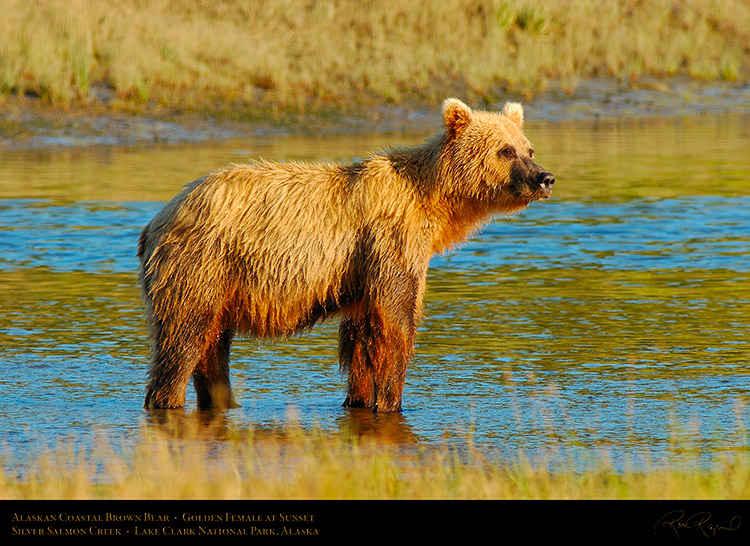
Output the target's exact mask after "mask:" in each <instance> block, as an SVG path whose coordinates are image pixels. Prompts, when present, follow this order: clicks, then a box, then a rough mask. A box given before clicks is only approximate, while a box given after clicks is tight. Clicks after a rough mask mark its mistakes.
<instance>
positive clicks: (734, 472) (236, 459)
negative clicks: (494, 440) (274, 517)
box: [0, 424, 750, 500]
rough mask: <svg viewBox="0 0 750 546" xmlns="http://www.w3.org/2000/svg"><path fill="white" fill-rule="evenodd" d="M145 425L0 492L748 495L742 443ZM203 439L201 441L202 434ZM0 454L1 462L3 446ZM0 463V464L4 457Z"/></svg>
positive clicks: (107, 495) (37, 466)
mask: <svg viewBox="0 0 750 546" xmlns="http://www.w3.org/2000/svg"><path fill="white" fill-rule="evenodd" d="M217 431H218V429H212V428H211V427H205V426H200V427H197V426H187V427H186V426H185V425H184V424H183V425H180V426H177V427H175V426H171V425H169V426H162V427H149V428H146V429H144V430H143V431H142V433H141V434H140V436H139V437H138V438H137V439H136V440H135V441H134V442H133V443H131V444H129V445H128V446H122V447H120V448H118V449H113V447H112V446H110V445H108V444H107V442H106V441H105V440H103V441H101V442H100V443H99V447H97V448H95V449H93V450H92V451H90V452H80V451H77V450H76V449H75V448H74V447H72V446H65V447H58V448H57V449H55V450H54V451H49V452H48V453H46V454H43V455H40V456H39V457H38V458H37V459H35V460H33V461H25V462H24V467H25V468H26V469H27V470H26V471H25V472H24V473H22V474H21V475H15V476H14V475H11V472H10V471H9V470H6V471H5V472H4V473H3V474H0V498H3V499H16V500H20V499H33V500H38V499H78V500H81V499H146V500H149V499H228V500H233V499H284V500H293V499H344V500H348V499H480V500H482V499H505V500H507V499H676V498H679V499H748V498H750V458H749V457H748V453H747V451H743V452H737V453H735V454H734V455H732V456H730V457H717V459H716V462H715V465H714V466H713V468H711V469H710V470H705V469H702V470H699V469H697V468H696V467H695V466H693V465H689V464H685V465H682V464H681V465H674V466H670V467H664V466H654V467H652V468H645V469H644V468H640V469H639V470H627V469H626V470H615V469H614V468H613V467H612V466H611V465H610V464H609V463H608V461H607V458H606V457H601V460H600V461H599V462H598V464H596V465H594V466H593V467H592V468H593V469H592V470H575V469H573V467H572V465H571V467H570V468H569V469H566V468H560V467H559V465H557V468H555V469H553V468H552V467H551V465H549V464H547V463H546V462H545V461H543V460H536V461H532V460H530V459H527V458H525V457H523V456H519V457H517V458H516V460H514V461H505V462H498V461H494V462H493V461H491V460H488V459H487V458H485V457H484V456H483V455H482V453H481V452H480V450H478V449H475V448H474V447H472V446H471V444H470V442H469V443H468V444H467V445H466V446H465V447H466V449H461V450H455V449H450V448H448V447H444V448H434V447H431V448H426V447H422V448H420V447H415V448H414V449H410V450H404V448H403V446H400V447H396V446H394V445H388V444H387V442H383V441H381V440H374V439H367V438H362V437H359V438H357V437H354V436H351V435H348V434H343V433H337V434H330V433H323V432H321V431H319V430H312V431H311V430H302V429H301V428H299V427H295V426H293V425H292V426H288V427H286V428H284V429H280V430H277V431H265V432H262V433H261V432H257V431H255V432H253V431H243V432H239V431H230V432H226V431H224V432H223V433H219V432H217ZM209 439H210V441H208V440H209ZM5 462H6V463H8V462H9V459H8V456H6V460H5ZM4 467H5V468H8V467H9V465H8V464H5V465H4Z"/></svg>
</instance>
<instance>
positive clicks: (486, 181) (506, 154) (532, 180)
mask: <svg viewBox="0 0 750 546" xmlns="http://www.w3.org/2000/svg"><path fill="white" fill-rule="evenodd" d="M443 122H444V124H445V136H444V139H443V168H444V172H445V173H446V174H447V176H446V178H447V179H449V184H450V185H451V188H450V189H449V191H450V192H451V193H453V194H454V195H458V196H460V197H462V198H464V199H469V200H472V201H474V200H475V201H478V202H480V203H482V204H484V205H486V206H488V207H489V208H491V209H494V210H497V211H500V212H506V213H513V212H516V211H517V210H520V209H522V208H524V207H526V206H528V204H529V203H531V202H532V201H535V200H538V199H547V198H548V197H549V196H550V194H551V192H552V185H553V184H554V183H555V177H554V176H553V175H552V174H551V173H549V172H547V171H545V170H544V169H543V168H542V167H540V166H539V165H538V164H537V163H536V162H535V161H534V159H533V156H534V150H533V149H532V147H531V144H530V143H529V141H528V140H527V138H526V137H525V136H524V134H523V130H522V128H523V107H522V106H521V105H520V104H519V103H516V102H508V103H506V104H505V106H504V107H503V109H502V111H501V112H484V111H480V110H473V109H471V108H470V107H468V106H467V105H466V104H464V103H463V102H461V101H460V100H458V99H446V100H445V101H444V102H443Z"/></svg>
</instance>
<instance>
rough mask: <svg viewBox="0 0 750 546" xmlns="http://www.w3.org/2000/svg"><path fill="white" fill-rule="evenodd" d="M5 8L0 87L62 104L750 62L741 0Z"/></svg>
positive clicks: (348, 93)
mask: <svg viewBox="0 0 750 546" xmlns="http://www.w3.org/2000/svg"><path fill="white" fill-rule="evenodd" d="M0 12H2V14H3V17H2V18H0V92H1V93H2V94H4V95H6V96H7V95H9V94H30V95H34V96H39V97H42V98H43V99H45V100H47V101H49V102H50V103H52V104H55V105H58V106H67V105H71V104H75V103H84V104H85V103H87V102H91V101H94V100H101V101H104V102H106V103H107V104H108V105H109V106H110V107H112V108H115V109H117V108H119V109H145V108H150V109H158V108H160V107H166V108H188V109H201V108H208V107H221V108H228V107H230V106H233V105H234V106H237V105H239V106H243V105H244V106H258V105H266V106H271V107H273V108H276V109H287V110H299V111H303V110H306V109H309V108H311V107H321V106H323V107H325V106H326V105H327V106H331V105H336V104H338V105H340V104H341V103H342V102H344V103H356V102H358V101H360V102H361V101H376V102H394V103H399V102H402V101H410V100H416V101H424V100H429V101H435V100H439V99H441V98H443V97H444V96H446V94H450V93H461V94H462V95H463V96H466V97H467V98H468V99H471V100H481V99H483V98H484V99H488V100H490V99H493V98H494V96H495V95H497V94H499V93H500V92H503V91H515V92H521V93H526V94H529V95H530V94H535V93H540V92H543V91H544V90H545V88H546V87H547V86H548V84H549V82H550V81H552V80H554V81H560V82H561V83H562V85H563V87H564V88H566V89H569V90H573V89H575V87H576V85H577V83H578V82H579V81H580V80H581V79H582V78H588V77H592V76H605V77H614V78H619V79H621V80H623V81H635V80H637V79H638V78H639V77H641V76H643V75H653V76H675V75H687V76H690V77H693V78H699V79H710V80H714V79H724V80H743V79H746V78H747V77H748V68H749V67H750V48H748V47H747V44H748V43H750V31H749V30H748V29H750V6H749V5H748V4H747V2H745V1H744V0H686V1H683V0H672V1H663V0H643V1H641V0H626V1H623V2H596V1H593V0H573V1H572V2H569V1H566V0H544V1H541V2H531V1H528V0H486V1H482V0H431V1H427V2H403V1H401V0H382V1H377V2H374V1H365V2H364V3H363V2H362V1H359V0H356V1H355V0H336V1H331V2H314V1H310V0H270V1H265V2H254V1H252V0H244V1H242V0H240V1H234V0H233V1H231V2H230V1H226V0H224V1H217V0H211V1H208V0H200V1H196V2H188V3H185V2H179V3H175V2H170V1H169V0H153V1H150V2H140V1H137V0H124V1H119V0H44V1H40V0H0ZM0 96H2V95H0ZM0 100H1V99H0Z"/></svg>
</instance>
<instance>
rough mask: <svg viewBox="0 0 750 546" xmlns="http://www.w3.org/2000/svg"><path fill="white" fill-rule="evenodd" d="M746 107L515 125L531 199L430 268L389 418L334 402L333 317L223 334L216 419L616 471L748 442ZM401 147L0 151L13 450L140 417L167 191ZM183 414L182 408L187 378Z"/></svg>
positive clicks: (3, 385) (338, 396) (1, 391)
mask: <svg viewBox="0 0 750 546" xmlns="http://www.w3.org/2000/svg"><path fill="white" fill-rule="evenodd" d="M749 127H750V118H749V117H747V116H705V117H688V118H672V119H653V120H640V121H632V122H626V121H619V122H615V121H599V122H575V123H536V124H531V123H530V124H529V128H528V134H529V136H530V138H531V139H532V140H533V141H534V143H535V149H536V150H537V155H538V157H539V161H540V162H541V164H542V165H544V166H545V167H546V168H547V169H549V170H551V171H552V172H553V173H555V175H556V177H557V180H558V184H557V188H556V190H555V191H556V193H555V194H554V196H553V199H552V200H550V201H548V202H545V203H543V204H535V205H533V206H532V207H531V208H529V209H528V210H527V211H525V212H523V213H522V214H521V215H519V216H517V217H514V218H510V219H498V220H497V221H496V222H494V223H492V224H491V225H489V226H488V227H487V228H486V229H485V230H484V231H483V232H482V233H480V234H478V235H477V236H475V237H474V238H473V239H472V240H471V241H470V242H468V243H467V244H466V245H464V246H463V247H462V248H461V249H459V250H458V251H456V252H452V253H450V254H448V255H444V256H436V257H435V258H434V260H433V262H432V268H431V271H430V275H429V277H428V293H427V297H426V301H425V305H426V318H425V320H424V322H423V324H422V327H421V329H420V334H419V338H418V346H417V352H416V356H415V358H414V360H413V362H412V365H411V367H410V370H409V373H408V376H407V384H406V389H405V395H404V412H403V413H402V414H400V415H395V416H394V415H391V416H389V415H375V416H373V415H371V414H369V413H367V412H361V411H360V412H353V411H350V410H346V409H344V408H341V406H340V405H341V402H342V401H343V398H344V396H345V380H344V378H343V377H341V376H340V374H339V372H338V367H337V357H336V333H337V325H336V323H335V322H329V323H325V324H323V325H322V326H320V327H318V328H316V329H315V330H313V332H311V333H310V334H308V335H304V336H300V337H298V338H294V339H291V340H287V341H284V342H282V343H279V344H270V343H258V342H256V341H253V340H238V341H236V342H235V345H234V346H233V353H232V370H233V371H232V380H233V386H234V389H235V395H236V398H237V399H238V401H239V402H240V403H241V404H242V408H240V409H237V410H232V411H229V412H227V414H226V420H227V423H228V426H233V425H237V426H254V427H266V426H268V427H270V426H275V425H278V424H283V423H284V422H285V420H286V419H287V410H288V409H289V408H290V407H293V408H294V409H295V412H296V414H297V415H298V417H299V419H301V420H302V421H303V423H306V424H308V425H313V424H317V425H319V426H321V427H323V428H326V429H333V430H336V429H342V428H350V427H352V426H354V427H358V428H360V429H363V430H364V429H367V430H369V431H371V432H373V431H374V432H373V433H375V434H386V433H387V434H389V435H391V436H392V437H393V439H394V441H397V442H403V443H414V442H418V443H426V444H431V443H432V444H440V443H441V442H445V443H455V444H462V443H466V442H468V441H471V442H472V443H473V444H474V445H475V446H478V447H480V448H482V449H483V450H484V451H485V452H487V453H488V454H490V455H491V456H494V457H498V458H501V459H502V458H509V457H514V456H516V455H517V454H518V453H519V452H523V453H527V454H532V455H534V454H536V455H544V456H547V457H552V459H555V458H559V460H561V461H565V460H569V459H570V458H576V459H577V460H579V461H583V463H582V464H584V465H585V464H586V461H587V460H589V459H592V460H593V458H594V457H595V456H596V455H598V454H601V453H602V452H603V453H606V454H607V456H608V457H609V458H610V459H611V460H613V461H614V462H615V463H616V464H618V465H622V464H636V465H637V464H641V463H644V462H646V461H650V462H660V461H664V462H673V461H678V460H681V459H682V458H683V457H686V456H687V455H690V457H689V459H690V461H694V460H695V457H694V456H695V455H696V454H697V455H698V459H699V460H705V461H707V462H708V461H711V460H713V459H714V458H715V457H716V456H717V455H720V454H722V453H727V452H731V451H734V450H738V449H746V448H747V440H746V431H747V428H748V425H750V410H749V409H748V398H749V394H750V383H748V379H749V376H750V367H748V357H747V355H748V352H749V351H748V349H750V346H749V345H750V342H749V341H748V330H749V329H750V291H748V280H749V279H750V213H748V211H749V210H750V192H749V191H748V189H749V188H750V151H749V150H750V146H749V144H750V136H749V134H748V128H749ZM423 136H424V135H385V136H384V135H380V136H359V137H350V136H331V137H325V138H323V137H321V138H298V137H294V138H293V137H287V138H273V139H262V138H253V139H243V140H234V141H226V142H220V143H212V144H204V145H193V146H185V147H176V146H175V147H151V148H148V149H146V148H143V149H141V148H124V149H123V148H108V147H98V148H88V149H46V150H41V151H40V150H20V151H14V152H3V153H1V154H0V250H1V252H0V367H1V368H2V374H1V375H0V396H1V398H2V401H3V403H2V405H0V419H1V420H2V421H3V423H5V425H4V427H3V428H2V430H1V431H0V442H2V443H3V444H4V445H5V446H7V448H8V449H9V450H10V451H11V452H13V453H16V454H18V453H30V452H32V451H34V450H38V449H41V448H43V447H45V446H46V447H53V446H54V445H55V444H56V443H57V442H59V441H61V440H65V439H68V438H75V439H76V441H78V442H82V443H83V444H84V445H88V444H90V443H91V442H93V441H94V436H95V434H98V433H104V434H105V435H107V437H108V438H110V439H111V440H112V441H113V442H114V443H115V444H117V443H119V442H121V441H127V439H128V438H130V437H131V433H134V432H136V431H138V430H140V429H141V428H143V427H145V426H149V424H150V423H151V419H150V417H149V415H148V414H147V413H146V412H144V411H143V410H142V408H141V404H142V400H143V389H144V383H145V375H146V360H147V351H148V346H147V339H146V332H145V330H144V328H143V319H142V311H141V304H140V299H139V294H138V289H137V286H136V277H135V268H136V258H135V248H136V244H137V237H138V234H139V232H140V230H141V229H142V227H143V226H144V225H145V224H146V223H147V222H148V221H149V220H150V218H151V217H152V216H153V215H154V213H155V212H156V211H157V210H158V209H159V208H160V207H161V206H162V204H163V203H164V201H166V200H167V199H168V198H169V197H171V196H172V195H173V194H174V193H176V192H177V191H178V189H179V187H180V186H181V185H182V184H183V183H185V182H187V181H189V180H191V179H193V178H196V177H197V176H199V175H201V174H203V173H205V172H208V171H211V170H214V169H216V168H218V167H221V166H223V165H226V164H227V163H230V162H242V161H245V160H247V159H249V158H251V157H264V158H267V159H285V158H294V159H303V160H317V159H324V160H337V161H349V160H352V159H355V158H358V157H362V156H364V155H366V154H367V152H368V151H372V150H375V149H378V148H381V147H383V146H385V145H387V144H410V143H414V142H417V141H420V140H421V139H422V137H423ZM188 398H189V403H190V405H189V406H188V408H187V412H188V413H190V412H193V411H195V406H194V401H193V399H194V397H193V395H192V388H190V391H189V397H188Z"/></svg>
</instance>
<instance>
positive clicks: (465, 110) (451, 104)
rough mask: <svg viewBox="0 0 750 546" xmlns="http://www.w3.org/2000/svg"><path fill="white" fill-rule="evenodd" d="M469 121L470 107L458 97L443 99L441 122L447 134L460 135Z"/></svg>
mask: <svg viewBox="0 0 750 546" xmlns="http://www.w3.org/2000/svg"><path fill="white" fill-rule="evenodd" d="M470 122H471V108H469V107H468V106H466V105H465V104H464V103H463V102H461V101H460V100H458V99H445V100H444V101H443V123H445V131H446V133H448V135H449V136H451V137H453V138H455V137H457V136H458V135H460V134H461V133H462V132H463V130H464V129H465V128H466V126H467V125H469V123H470Z"/></svg>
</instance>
